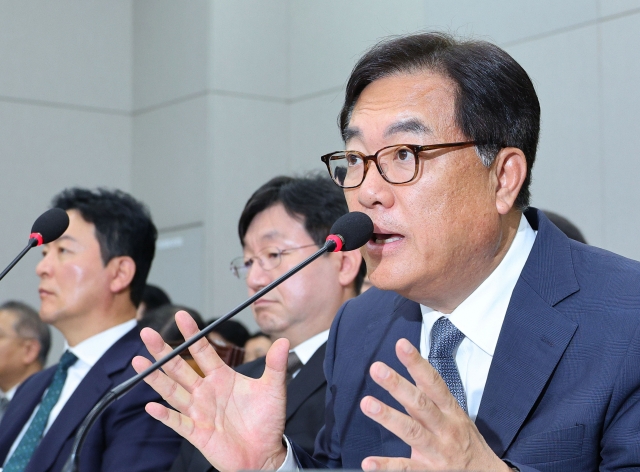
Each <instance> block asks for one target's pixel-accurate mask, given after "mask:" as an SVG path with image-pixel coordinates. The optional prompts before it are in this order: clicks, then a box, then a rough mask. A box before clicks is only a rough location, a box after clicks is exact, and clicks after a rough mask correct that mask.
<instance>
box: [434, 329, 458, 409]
mask: <svg viewBox="0 0 640 472" xmlns="http://www.w3.org/2000/svg"><path fill="white" fill-rule="evenodd" d="M463 339H464V334H462V333H461V332H460V331H459V330H458V328H456V327H455V326H454V325H453V323H451V321H449V320H448V319H447V318H445V317H444V316H443V317H441V318H439V319H438V320H437V321H436V322H435V323H434V324H433V328H432V329H431V347H430V349H429V363H430V364H431V365H432V366H433V368H434V369H436V370H437V371H438V373H439V374H440V376H441V377H442V379H443V380H444V382H445V383H446V384H447V387H449V391H450V392H451V394H452V395H453V396H454V397H455V399H456V400H458V403H459V404H460V407H461V408H462V409H463V410H464V411H467V397H466V395H465V394H464V387H463V386H462V379H460V373H459V372H458V366H457V365H456V361H455V359H454V358H453V351H455V350H456V349H457V347H458V346H459V345H460V343H461V342H462V340H463Z"/></svg>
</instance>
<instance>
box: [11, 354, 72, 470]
mask: <svg viewBox="0 0 640 472" xmlns="http://www.w3.org/2000/svg"><path fill="white" fill-rule="evenodd" d="M77 360H78V358H77V357H76V356H75V355H74V354H72V353H71V352H69V351H65V353H64V354H63V355H62V358H61V359H60V363H59V364H58V368H57V369H56V372H55V374H54V375H53V380H52V381H51V385H49V389H48V390H47V393H46V394H45V395H44V398H43V399H42V402H40V407H39V408H38V411H37V412H36V415H35V416H34V417H33V421H32V422H31V424H30V425H29V427H28V428H27V431H26V432H25V433H24V436H22V439H21V440H20V444H18V447H17V448H16V450H15V452H14V453H13V455H12V456H11V458H10V459H9V461H8V462H7V465H6V466H5V467H4V469H3V471H4V472H22V471H23V470H24V469H25V467H27V464H28V463H29V461H30V460H31V456H32V455H33V452H34V451H35V450H36V448H37V447H38V444H40V440H41V439H42V433H43V432H44V428H45V427H46V426H47V421H48V420H49V414H50V413H51V410H52V409H53V407H54V406H55V404H56V403H58V399H59V398H60V393H61V392H62V386H63V385H64V382H65V380H66V379H67V370H69V367H71V366H72V365H73V364H74V363H75V362H76V361H77Z"/></svg>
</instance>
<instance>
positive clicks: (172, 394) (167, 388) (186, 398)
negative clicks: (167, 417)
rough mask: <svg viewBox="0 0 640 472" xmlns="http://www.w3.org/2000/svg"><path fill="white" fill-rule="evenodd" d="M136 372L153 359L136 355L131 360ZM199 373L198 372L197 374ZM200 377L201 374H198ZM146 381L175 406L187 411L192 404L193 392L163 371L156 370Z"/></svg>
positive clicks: (146, 366) (140, 370) (147, 365)
mask: <svg viewBox="0 0 640 472" xmlns="http://www.w3.org/2000/svg"><path fill="white" fill-rule="evenodd" d="M131 364H132V365H133V368H134V369H135V371H136V372H138V373H140V372H142V371H143V370H145V369H146V368H148V367H149V366H150V365H151V361H149V359H147V358H146V357H143V356H136V357H134V358H133V360H132V361H131ZM196 375H197V374H196ZM198 377H200V376H198ZM144 381H145V382H146V383H147V384H148V385H149V386H150V387H151V388H153V389H154V390H155V391H156V392H158V394H159V395H160V396H161V397H162V398H163V399H164V400H165V401H166V402H167V403H168V404H169V405H171V406H172V407H173V408H175V409H177V410H180V411H186V409H187V408H188V407H189V405H190V404H191V394H190V392H188V391H187V390H186V389H185V388H183V387H182V386H181V385H180V384H179V383H178V382H176V381H175V380H173V379H171V378H169V377H168V376H167V375H166V374H164V373H163V372H161V371H159V370H156V371H155V372H152V373H151V374H149V375H147V376H146V377H145V378H144Z"/></svg>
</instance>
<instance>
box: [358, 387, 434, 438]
mask: <svg viewBox="0 0 640 472" xmlns="http://www.w3.org/2000/svg"><path fill="white" fill-rule="evenodd" d="M360 409H361V410H362V412H363V413H364V414H365V415H366V416H368V417H369V418H371V419H372V420H374V421H375V422H377V423H379V424H380V425H381V426H383V427H384V428H386V429H388V430H389V431H391V432H392V433H393V434H395V435H396V436H398V437H399V438H400V439H401V440H402V441H404V442H405V443H407V444H408V445H409V446H411V447H414V448H418V447H419V448H420V449H421V450H425V449H429V448H430V443H431V441H432V434H431V432H429V431H428V430H427V429H426V428H424V427H423V425H422V424H420V423H419V422H418V421H416V420H415V419H414V418H412V417H411V416H409V415H406V414H404V413H401V412H399V411H398V410H396V409H395V408H391V407H390V406H388V405H385V404H384V403H382V402H381V401H379V400H377V399H375V398H373V397H372V396H366V397H364V398H363V399H362V400H361V401H360Z"/></svg>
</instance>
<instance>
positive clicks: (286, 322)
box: [171, 176, 366, 472]
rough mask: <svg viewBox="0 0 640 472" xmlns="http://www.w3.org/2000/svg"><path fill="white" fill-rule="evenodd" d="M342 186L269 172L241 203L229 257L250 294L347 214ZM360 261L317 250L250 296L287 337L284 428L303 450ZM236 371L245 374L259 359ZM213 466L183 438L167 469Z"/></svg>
mask: <svg viewBox="0 0 640 472" xmlns="http://www.w3.org/2000/svg"><path fill="white" fill-rule="evenodd" d="M347 211H348V210H347V203H346V201H345V199H344V194H343V192H342V191H341V190H340V189H339V188H338V187H336V186H335V185H334V183H333V182H332V181H331V180H329V179H328V178H326V177H320V176H309V177H285V176H281V177H276V178H274V179H271V180H270V181H269V182H267V183H266V184H264V185H263V186H262V187H260V188H259V189H258V190H257V191H256V192H255V193H254V194H253V195H252V196H251V198H249V201H248V202H247V204H246V205H245V207H244V210H243V212H242V215H241V216H240V221H239V222H238V234H239V236H240V243H241V244H242V247H243V252H244V255H243V256H241V257H238V258H236V259H234V260H233V261H232V262H231V270H232V272H233V273H234V274H235V275H236V276H237V277H238V278H240V279H244V280H245V281H246V284H247V287H248V289H249V294H250V295H253V294H254V293H256V292H257V291H258V290H260V289H262V288H263V287H265V286H266V285H268V284H270V283H271V282H273V281H274V280H275V279H276V278H278V277H280V276H281V275H283V274H284V273H285V272H287V271H288V270H289V269H291V268H292V267H294V266H295V265H296V264H298V263H300V262H302V261H303V260H304V259H306V258H307V257H309V256H310V255H311V254H313V253H314V252H315V251H317V250H318V249H319V248H320V246H322V245H323V244H324V242H325V240H326V237H327V236H328V235H329V231H330V229H331V226H332V225H333V223H334V222H335V221H336V220H337V219H338V218H340V217H341V216H342V215H344V214H345V213H347ZM365 270H366V268H365V266H364V264H363V263H362V256H361V255H360V253H359V252H358V251H351V252H339V253H333V254H327V255H324V256H322V257H321V258H320V259H319V260H317V261H315V262H314V263H313V264H311V265H309V266H307V267H305V268H304V269H302V270H301V271H300V273H298V274H296V275H295V276H293V277H292V278H290V279H288V280H287V281H285V282H283V283H282V284H281V285H280V286H278V287H277V288H275V289H274V290H272V291H271V292H269V293H268V294H267V295H265V296H264V297H263V298H261V299H260V300H258V301H257V302H255V303H254V304H253V305H252V306H251V309H252V310H253V314H254V317H255V320H256V322H257V323H258V326H260V329H261V330H262V331H263V332H264V333H266V334H268V335H269V336H270V338H271V339H272V340H274V341H275V340H276V339H279V338H285V339H288V340H289V345H290V348H291V352H290V353H289V359H290V362H289V363H288V372H287V405H286V416H285V426H284V431H285V434H286V435H287V436H288V437H290V438H292V439H293V440H294V441H295V442H296V444H298V445H299V446H300V447H301V448H302V449H304V450H305V451H307V452H308V453H309V454H311V453H313V446H314V441H315V438H316V435H317V433H318V431H319V430H320V428H321V427H322V425H323V424H324V401H325V391H326V386H327V383H326V380H325V377H324V373H323V371H322V364H323V361H324V354H325V348H326V341H327V337H328V336H329V327H330V326H331V322H332V321H333V318H334V317H335V315H336V312H337V311H338V308H340V305H342V304H343V303H344V302H345V301H347V300H349V299H350V298H353V297H355V296H356V295H357V294H358V292H359V291H360V286H361V284H362V279H363V276H364V272H365ZM236 370H237V371H238V372H240V373H242V374H244V375H247V376H249V377H252V378H258V377H260V376H261V375H262V374H263V372H264V370H265V358H264V357H262V358H259V359H257V360H255V361H254V362H250V363H247V364H243V365H241V366H239V367H237V368H236ZM210 470H214V469H213V467H212V466H211V464H209V462H208V461H207V460H206V459H205V457H204V456H203V455H202V454H201V453H200V452H199V451H198V450H197V449H195V448H194V447H193V446H192V445H191V444H190V443H188V442H187V441H185V442H184V443H183V445H182V448H181V450H180V454H179V456H178V459H176V462H175V463H174V465H173V468H172V469H171V471H172V472H205V471H210Z"/></svg>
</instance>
